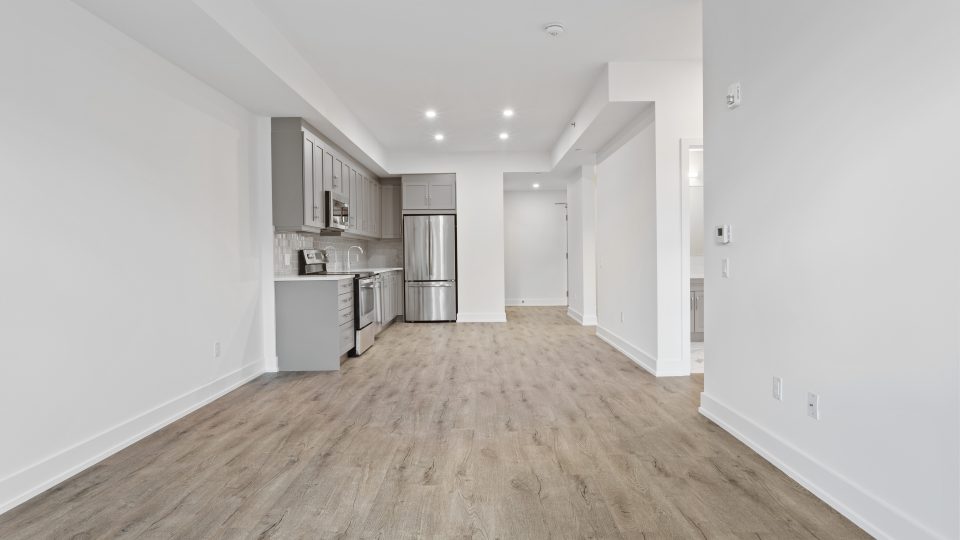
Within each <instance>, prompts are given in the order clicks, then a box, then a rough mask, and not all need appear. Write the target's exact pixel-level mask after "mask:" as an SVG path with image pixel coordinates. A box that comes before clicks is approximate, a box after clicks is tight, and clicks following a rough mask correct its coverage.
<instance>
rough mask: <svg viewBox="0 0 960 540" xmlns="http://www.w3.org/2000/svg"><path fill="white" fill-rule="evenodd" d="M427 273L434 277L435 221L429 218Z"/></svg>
mask: <svg viewBox="0 0 960 540" xmlns="http://www.w3.org/2000/svg"><path fill="white" fill-rule="evenodd" d="M427 275H428V276H430V277H433V222H432V221H430V220H429V219H428V220H427Z"/></svg>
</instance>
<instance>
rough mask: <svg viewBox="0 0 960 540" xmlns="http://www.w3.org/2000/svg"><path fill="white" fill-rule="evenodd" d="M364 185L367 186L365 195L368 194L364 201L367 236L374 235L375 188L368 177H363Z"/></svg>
mask: <svg viewBox="0 0 960 540" xmlns="http://www.w3.org/2000/svg"><path fill="white" fill-rule="evenodd" d="M363 185H364V186H365V190H364V193H365V194H366V199H365V200H364V201H363V218H364V219H363V232H364V234H367V235H372V234H373V211H372V210H373V186H372V185H371V184H370V179H369V178H367V177H366V176H364V177H363Z"/></svg>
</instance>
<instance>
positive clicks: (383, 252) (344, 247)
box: [273, 233, 403, 276]
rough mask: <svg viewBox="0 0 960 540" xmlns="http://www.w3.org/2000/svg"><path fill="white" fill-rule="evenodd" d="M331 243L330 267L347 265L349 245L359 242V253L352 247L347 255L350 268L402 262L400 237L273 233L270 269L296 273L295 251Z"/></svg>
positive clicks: (385, 266) (374, 266) (296, 252)
mask: <svg viewBox="0 0 960 540" xmlns="http://www.w3.org/2000/svg"><path fill="white" fill-rule="evenodd" d="M328 246H332V247H333V249H332V250H329V251H330V253H331V255H332V256H331V258H330V265H329V269H330V270H346V269H347V252H348V250H349V249H350V246H360V247H361V248H363V253H359V252H358V251H357V250H352V251H351V252H350V253H349V255H350V257H351V260H350V263H351V265H352V266H353V267H354V268H363V267H373V268H391V267H399V266H403V263H402V260H403V247H402V242H401V241H400V240H357V239H353V238H341V237H339V236H320V235H318V234H309V233H276V234H274V235H273V273H274V274H275V275H278V276H290V275H296V274H297V254H298V251H299V250H301V249H310V248H316V249H323V248H327V247H328Z"/></svg>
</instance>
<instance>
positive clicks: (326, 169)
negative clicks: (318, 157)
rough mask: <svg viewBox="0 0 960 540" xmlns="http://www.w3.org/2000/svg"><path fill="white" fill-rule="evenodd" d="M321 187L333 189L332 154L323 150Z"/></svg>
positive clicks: (328, 189) (326, 189) (327, 189)
mask: <svg viewBox="0 0 960 540" xmlns="http://www.w3.org/2000/svg"><path fill="white" fill-rule="evenodd" d="M323 189H324V190H325V191H330V190H332V189H333V154H331V153H330V152H323Z"/></svg>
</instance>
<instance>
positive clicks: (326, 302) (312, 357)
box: [274, 278, 356, 371]
mask: <svg viewBox="0 0 960 540" xmlns="http://www.w3.org/2000/svg"><path fill="white" fill-rule="evenodd" d="M274 292H275V293H276V313H277V357H278V361H279V367H280V371H335V370H339V369H340V363H341V362H342V361H343V360H344V359H345V358H346V355H347V353H348V352H350V350H351V349H353V348H354V338H355V334H356V332H355V331H354V322H353V278H346V279H341V280H292V281H277V282H275V283H274Z"/></svg>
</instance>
